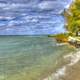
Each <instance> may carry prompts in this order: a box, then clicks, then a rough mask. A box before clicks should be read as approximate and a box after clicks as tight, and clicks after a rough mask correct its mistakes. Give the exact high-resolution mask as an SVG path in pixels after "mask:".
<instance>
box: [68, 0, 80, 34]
mask: <svg viewBox="0 0 80 80" xmlns="http://www.w3.org/2000/svg"><path fill="white" fill-rule="evenodd" d="M70 11H71V13H72V15H70V16H68V18H67V21H68V25H67V29H68V31H69V32H70V33H76V32H78V31H80V0H76V1H75V3H74V4H72V5H71V7H70Z"/></svg>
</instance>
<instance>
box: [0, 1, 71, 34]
mask: <svg viewBox="0 0 80 80" xmlns="http://www.w3.org/2000/svg"><path fill="white" fill-rule="evenodd" d="M71 2H72V0H66V1H65V0H63V1H62V0H34V2H33V0H0V35H48V34H58V33H64V32H65V31H66V29H65V28H64V26H65V21H66V20H65V18H64V17H63V16H62V15H61V14H62V13H63V12H64V9H67V8H69V5H70V4H71Z"/></svg>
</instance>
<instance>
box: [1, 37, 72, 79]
mask: <svg viewBox="0 0 80 80" xmlns="http://www.w3.org/2000/svg"><path fill="white" fill-rule="evenodd" d="M70 51H71V49H70V48H69V47H67V46H56V41H55V40H54V39H53V38H48V37H46V36H45V37H43V36H42V37H41V36H39V37H26V36H1V37H0V80H38V79H40V78H42V77H44V76H46V75H47V74H48V73H50V71H52V70H53V69H54V66H55V63H56V59H57V58H58V57H59V56H60V55H62V54H64V53H68V52H70Z"/></svg>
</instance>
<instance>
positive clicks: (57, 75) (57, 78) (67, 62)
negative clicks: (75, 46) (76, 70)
mask: <svg viewBox="0 0 80 80" xmlns="http://www.w3.org/2000/svg"><path fill="white" fill-rule="evenodd" d="M62 59H64V60H61V61H62V62H61V63H59V64H58V65H59V66H58V68H56V70H55V71H54V72H53V73H52V74H51V75H50V76H48V77H46V78H44V79H42V80H61V79H62V78H63V77H64V78H65V77H66V75H67V73H66V72H67V70H68V68H71V67H73V66H74V65H75V64H77V63H78V62H79V61H80V51H79V50H76V54H75V52H72V53H69V54H67V55H64V56H63V57H62Z"/></svg>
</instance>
